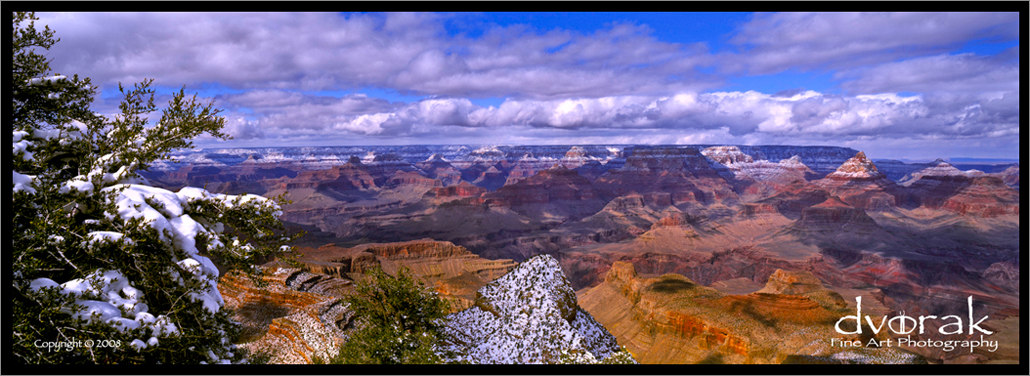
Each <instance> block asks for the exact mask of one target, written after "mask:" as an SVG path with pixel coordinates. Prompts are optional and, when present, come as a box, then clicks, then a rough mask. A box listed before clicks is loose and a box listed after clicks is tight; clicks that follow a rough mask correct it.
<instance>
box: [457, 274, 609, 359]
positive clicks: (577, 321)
mask: <svg viewBox="0 0 1030 376" xmlns="http://www.w3.org/2000/svg"><path fill="white" fill-rule="evenodd" d="M447 320H448V324H447V328H448V333H449V334H450V335H451V336H452V337H453V338H454V339H453V343H452V344H451V345H450V347H449V349H450V350H453V351H455V352H457V353H459V354H460V355H459V356H458V359H457V360H464V361H469V362H472V363H477V364H498V363H500V364H513V363H517V364H525V363H558V362H561V360H562V357H563V356H566V355H568V354H576V355H578V356H580V357H585V358H587V359H590V360H600V359H603V358H606V357H608V356H609V355H611V354H612V353H614V352H616V351H618V350H619V347H618V344H617V342H616V340H615V337H613V336H612V335H611V334H609V333H608V331H607V330H605V328H604V327H603V326H601V325H600V324H598V323H597V321H595V320H594V319H593V318H592V317H591V316H590V314H589V313H587V312H586V311H584V310H583V309H581V308H580V307H579V306H578V305H577V302H576V294H575V291H573V290H572V286H571V285H570V284H569V281H568V280H567V279H566V278H565V275H564V273H563V272H562V268H561V266H560V265H559V264H558V262H557V261H556V260H554V259H553V258H551V257H550V256H546V255H541V256H536V257H533V258H531V259H529V260H526V261H525V262H523V263H522V264H520V265H519V266H518V267H516V268H515V269H513V270H512V271H511V272H509V273H508V274H505V275H504V276H502V277H501V278H498V279H497V280H495V281H493V282H490V283H489V284H487V285H486V286H484V287H483V288H481V289H480V290H479V292H478V294H477V297H476V301H475V305H474V306H473V307H471V308H469V309H466V310H463V311H461V312H458V313H454V314H452V315H450V316H448V317H447Z"/></svg>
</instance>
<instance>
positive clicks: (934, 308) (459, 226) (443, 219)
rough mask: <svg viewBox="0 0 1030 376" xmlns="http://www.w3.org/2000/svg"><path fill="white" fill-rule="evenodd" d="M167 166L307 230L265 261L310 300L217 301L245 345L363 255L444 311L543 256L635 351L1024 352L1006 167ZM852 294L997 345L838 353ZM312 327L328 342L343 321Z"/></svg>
mask: <svg viewBox="0 0 1030 376" xmlns="http://www.w3.org/2000/svg"><path fill="white" fill-rule="evenodd" d="M177 157H178V160H179V161H178V162H161V163H156V164H154V166H153V167H152V168H151V170H150V171H147V172H145V173H144V177H146V178H147V179H148V180H149V181H150V182H151V183H152V184H154V185H157V186H162V187H167V188H171V189H177V188H179V187H181V186H185V185H192V186H206V187H207V189H209V190H211V191H214V192H220V193H231V194H239V193H244V192H247V193H256V194H261V195H265V196H268V197H271V196H276V195H284V197H286V198H288V199H290V200H292V203H291V204H288V205H285V206H284V207H283V215H282V217H281V218H282V219H283V220H284V221H285V222H286V224H287V226H288V228H290V229H291V231H296V230H304V231H306V232H307V234H306V235H305V236H303V237H301V238H300V239H299V240H298V241H297V242H296V243H295V244H293V245H294V246H295V247H296V250H297V252H298V255H301V256H299V261H300V263H301V267H300V268H295V269H289V268H285V266H284V265H276V264H275V262H276V261H272V263H270V264H266V266H265V267H268V268H277V267H282V268H284V269H282V270H290V271H289V272H280V273H286V274H287V277H288V275H290V274H291V273H306V274H304V276H307V277H306V278H307V279H311V280H312V281H311V282H310V283H309V285H310V286H308V287H304V288H306V289H308V290H304V291H301V290H297V289H293V290H290V291H295V292H297V294H294V293H289V294H286V292H285V291H286V290H282V291H283V292H281V294H286V295H282V296H283V297H281V298H273V297H266V298H261V299H265V300H264V301H265V302H267V301H275V300H277V299H278V300H282V301H284V302H286V301H298V302H301V301H302V302H305V303H303V304H300V303H297V304H294V305H292V306H291V305H290V304H293V303H283V304H279V305H276V307H280V308H275V309H271V308H268V309H265V310H266V311H267V310H271V311H274V312H278V313H276V314H275V315H271V316H275V317H274V319H268V318H267V317H265V316H261V315H258V314H257V313H254V312H260V311H261V310H262V309H264V308H261V309H259V308H260V307H265V306H264V305H262V304H265V303H260V304H259V303H233V304H235V305H234V307H252V308H244V309H242V310H241V311H240V312H243V314H245V315H246V314H251V315H252V316H253V317H251V318H250V319H248V320H250V321H251V322H255V323H257V324H255V326H254V328H251V329H248V330H250V332H248V333H250V334H249V336H250V337H249V338H248V339H249V340H252V341H265V342H255V343H275V341H280V342H282V341H286V340H284V339H282V338H289V336H287V334H283V333H300V332H301V331H303V330H307V329H297V328H302V327H305V326H304V325H307V327H316V326H315V325H314V324H313V322H314V321H311V320H316V319H317V320H322V321H324V322H346V321H347V317H349V316H347V314H343V313H340V312H338V311H332V308H330V306H331V305H332V304H331V303H327V302H331V301H332V299H330V298H324V299H322V298H319V299H314V298H312V297H304V296H301V295H303V294H299V293H302V292H304V293H307V292H310V291H311V286H320V285H322V284H325V286H333V287H331V288H327V289H326V290H323V292H324V294H321V296H325V297H332V296H334V295H333V294H334V293H332V292H330V291H329V290H334V289H335V290H338V291H337V292H335V294H337V295H339V294H340V292H339V291H346V290H347V287H346V286H347V285H348V283H350V282H351V281H354V280H360V279H361V278H362V271H364V270H367V268H368V267H372V266H376V265H378V266H380V267H382V268H384V270H387V271H388V272H394V271H396V270H397V269H398V268H400V267H408V268H409V269H411V270H413V271H414V272H415V274H418V275H420V276H421V278H423V280H424V281H426V283H427V284H428V285H429V286H432V287H433V288H435V289H436V290H437V291H438V292H440V293H441V295H442V296H444V297H445V298H446V299H448V301H450V302H452V307H453V308H454V309H455V310H456V312H458V311H460V310H468V309H472V308H474V307H476V304H477V303H476V302H477V299H479V298H478V295H477V293H478V291H479V289H481V288H483V287H484V286H486V285H488V284H489V283H491V282H493V281H496V280H497V279H499V278H502V276H504V275H505V274H506V273H509V272H510V271H511V270H514V268H516V267H517V265H519V264H520V263H525V262H527V261H528V260H530V259H532V258H533V257H534V256H538V255H546V256H548V257H550V258H552V259H553V260H554V261H555V262H556V264H557V265H560V269H561V270H562V272H563V273H564V278H566V279H567V281H568V283H569V286H570V288H571V289H572V290H573V291H575V296H576V297H577V298H578V301H579V307H580V308H582V309H583V310H584V312H587V313H589V315H591V316H592V317H593V319H596V321H597V322H598V323H600V324H601V325H603V327H604V328H607V330H608V331H609V332H610V333H611V335H613V336H614V338H615V339H616V340H617V343H618V344H619V345H621V346H625V347H626V348H627V350H629V351H630V352H631V353H632V354H633V356H634V358H635V359H636V360H637V361H639V362H641V363H699V362H700V363H795V362H816V363H819V362H829V363H848V362H851V363H854V362H874V363H875V362H909V363H912V362H915V363H918V362H931V363H969V362H973V363H1004V362H1012V361H1014V360H1018V344H1019V335H1020V334H1019V330H1018V328H1019V322H1020V321H1019V317H1020V313H1019V302H1020V296H1019V290H1020V282H1019V281H1020V280H1019V265H1020V264H1021V261H1020V258H1021V255H1020V252H1019V249H1020V239H1019V221H1020V214H1019V206H1020V204H1019V203H1020V201H1019V166H1018V164H1008V165H975V166H974V165H963V164H959V163H955V164H951V163H949V162H947V161H944V160H937V161H934V162H929V163H903V162H900V161H892V160H876V159H871V158H870V156H867V155H866V154H865V153H863V152H861V151H858V150H854V149H849V148H841V147H829V146H818V147H817V146H732V145H691V146H640V145H568V146H561V145H555V146H484V147H478V146H460V145H456V146H390V147H388V146H383V147H324V148H315V147H311V148H262V149H221V150H188V151H183V152H180V154H179V155H177ZM270 270H276V269H270ZM269 273H274V272H271V271H270V272H269ZM314 276H318V277H317V278H316V277H314ZM287 277H281V278H280V279H283V281H282V282H281V284H282V286H286V287H288V284H287V283H286V279H287ZM269 278H271V277H269ZM319 278H321V279H326V280H329V279H331V280H333V281H335V282H332V283H328V282H318V281H321V279H319ZM316 280H318V281H316ZM292 281H294V280H293V279H291V283H292ZM223 283H227V284H228V285H227V286H229V285H239V286H244V285H245V284H244V283H242V282H239V281H238V280H233V279H231V278H224V279H223ZM284 288H285V287H284ZM251 290H253V289H250V288H243V287H240V288H238V291H251ZM234 291H236V290H234ZM247 294H250V295H247ZM298 294H299V295H298ZM237 295H238V296H244V297H246V296H251V297H250V298H240V299H243V300H240V301H244V300H246V301H261V300H260V299H257V298H254V297H255V296H259V295H260V296H264V295H261V294H259V293H257V292H256V290H255V291H251V292H249V293H246V294H244V293H236V294H235V295H234V296H237ZM287 295H288V297H287ZM295 295H296V296H295ZM857 296H861V297H862V298H863V299H862V304H863V307H862V308H863V312H864V313H867V314H871V315H879V316H878V317H884V316H890V315H895V314H898V312H902V311H903V312H905V313H906V314H907V315H908V316H913V317H915V316H920V315H936V316H939V317H940V316H945V315H948V313H947V312H964V311H965V310H966V309H967V307H966V303H967V299H968V297H970V296H972V297H973V299H974V300H975V301H976V304H977V307H976V312H978V314H980V313H982V314H983V315H986V316H989V317H990V319H989V320H987V321H985V325H984V327H985V328H986V327H990V328H993V331H994V332H995V333H996V334H993V335H992V336H994V338H998V339H999V341H1000V346H999V348H998V350H997V351H995V352H989V351H981V350H979V349H978V350H976V351H974V352H972V353H970V352H968V351H967V352H964V353H963V352H959V351H952V352H947V351H941V350H939V349H920V348H906V349H904V351H901V350H898V349H897V348H894V349H870V348H861V349H847V350H843V349H840V348H834V347H832V346H830V345H829V344H830V342H829V341H830V339H831V337H832V338H837V337H839V335H838V334H836V332H834V331H833V328H832V327H833V322H836V319H838V318H840V317H842V316H843V315H847V314H849V313H848V312H850V314H854V312H855V297H857ZM248 299H249V300H248ZM226 300H227V306H228V305H229V302H230V301H233V300H232V299H229V298H227V299H226ZM233 302H236V301H233ZM248 304H249V305H248ZM253 307H258V308H253ZM284 307H285V308H284ZM248 309H249V311H248ZM330 311H332V312H331V313H330ZM248 312H250V313H248ZM300 315H304V316H303V317H307V318H309V319H301V318H300V317H301V316H300ZM259 316H261V317H263V318H261V317H259ZM266 316H267V315H266ZM255 317H257V318H255ZM291 317H292V318H291ZM570 317H571V316H570ZM276 320H278V321H276ZM291 320H292V321H291ZM305 320H306V321H305ZM317 320H316V321H317ZM341 320H342V321H341ZM287 321H289V322H292V323H294V324H290V325H292V326H290V325H287V324H286V322H287ZM301 321H305V322H307V324H304V325H301V324H299V322H301ZM322 321H320V322H322ZM566 321H567V322H572V321H568V320H566ZM827 322H829V324H826V323H827ZM558 324H560V323H558ZM558 324H555V325H558ZM333 325H335V324H333ZM577 325H578V324H577ZM927 325H929V326H930V328H929V329H928V330H927V334H925V335H924V336H923V337H925V338H924V339H936V340H940V339H942V338H940V337H941V335H939V333H938V331H937V330H936V329H937V328H939V327H940V325H943V323H942V322H940V321H933V320H928V321H927ZM270 326H275V327H277V328H279V329H275V330H272V329H267V328H269V327H270ZM345 326H346V325H344V327H345ZM287 327H291V328H294V329H290V330H287V329H285V328H287ZM827 328H828V329H829V330H828V331H827ZM266 329H267V330H266ZM291 330H292V331H291ZM319 330H321V329H319ZM325 330H326V332H325V333H328V334H326V336H327V337H326V338H329V337H332V336H333V335H335V334H333V333H336V332H333V330H343V329H340V328H339V327H338V326H337V329H325ZM276 333H280V334H276ZM785 333H787V334H785ZM932 333H938V334H936V335H935V334H932ZM276 335H278V336H279V337H274V336H276ZM293 336H294V337H296V335H293ZM835 336H836V337H835ZM262 338H264V339H262ZM276 338H279V339H276ZM950 339H957V338H950ZM865 340H868V339H865ZM323 342H324V341H323ZM255 346H256V345H255ZM606 346H607V345H606ZM328 347H330V345H328V344H325V345H318V346H311V345H308V346H306V347H305V346H297V348H299V349H300V348H310V350H297V351H294V352H293V354H294V355H290V359H291V361H295V362H306V361H310V360H311V358H312V357H313V356H322V355H318V354H322V353H324V351H323V350H322V349H324V348H328ZM606 349H609V350H604V351H602V353H604V354H607V353H608V352H610V347H606ZM320 351H321V352H320ZM482 354H487V353H486V352H484V353H482ZM841 354H843V355H841ZM483 356H487V355H483ZM491 356H492V355H491ZM599 356H603V355H599ZM487 357H489V356H487ZM484 359H485V358H484ZM491 359H494V358H491ZM497 359H499V358H497ZM505 359H507V358H505Z"/></svg>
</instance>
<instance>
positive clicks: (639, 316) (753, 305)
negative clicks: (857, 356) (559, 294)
mask: <svg viewBox="0 0 1030 376" xmlns="http://www.w3.org/2000/svg"><path fill="white" fill-rule="evenodd" d="M818 282H819V281H818V280H817V279H815V278H814V277H812V276H811V275H810V274H805V273H798V272H785V271H777V272H775V273H773V274H772V276H770V281H769V283H768V284H767V286H766V287H765V288H764V289H763V290H762V291H760V292H757V293H752V294H747V295H725V294H722V293H719V292H718V291H716V290H714V289H712V288H708V287H705V286H702V285H698V284H696V283H694V282H693V281H691V280H690V279H688V278H685V277H683V276H681V275H676V274H667V275H662V276H660V277H656V278H642V277H641V276H639V275H637V272H636V270H635V269H634V267H633V266H632V264H629V263H623V262H617V263H615V264H613V265H612V268H611V269H610V270H609V271H608V274H607V276H606V277H605V281H604V283H603V284H601V285H598V286H597V287H594V288H591V289H588V290H584V291H582V292H580V302H581V304H583V308H584V309H586V310H587V312H590V313H591V314H592V315H593V316H594V317H595V318H596V319H597V320H598V322H600V323H602V324H603V325H605V327H607V328H609V329H610V331H611V332H612V334H613V335H615V336H616V338H618V340H619V343H623V344H625V346H626V348H627V349H628V350H629V351H630V352H631V353H633V355H634V357H635V358H636V359H637V360H638V361H640V362H641V363H645V364H647V363H650V364H657V363H661V364H668V363H782V362H784V361H785V360H787V359H788V357H790V356H795V355H813V356H820V357H829V356H832V354H834V353H837V352H840V350H841V349H840V348H833V347H831V346H829V343H828V342H827V340H826V338H830V337H835V336H838V337H839V336H840V335H839V334H837V333H836V332H835V331H834V329H833V324H834V322H836V320H837V318H838V317H840V315H842V314H843V312H846V311H847V310H846V309H844V308H845V307H846V304H844V301H843V299H842V298H841V297H840V295H837V294H836V293H834V292H832V291H828V290H826V289H825V288H823V287H822V286H821V284H820V283H818ZM782 292H793V293H797V294H785V293H782ZM813 297H815V299H813ZM878 350H879V351H877V352H876V353H875V354H873V357H871V359H870V360H871V362H887V361H890V360H893V359H895V358H900V359H899V360H901V361H903V362H914V361H916V360H917V357H915V356H911V355H908V356H905V355H904V354H900V353H899V352H898V351H897V350H896V349H891V348H884V349H878Z"/></svg>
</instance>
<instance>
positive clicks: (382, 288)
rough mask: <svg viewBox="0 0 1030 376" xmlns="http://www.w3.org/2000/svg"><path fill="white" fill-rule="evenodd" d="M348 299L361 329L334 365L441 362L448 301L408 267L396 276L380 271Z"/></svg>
mask: <svg viewBox="0 0 1030 376" xmlns="http://www.w3.org/2000/svg"><path fill="white" fill-rule="evenodd" d="M369 277H370V278H369V279H367V280H364V281H361V282H358V283H357V284H356V287H355V292H354V294H352V295H349V296H348V297H347V298H345V299H344V300H345V301H346V302H347V304H349V308H350V309H351V310H353V311H354V312H356V313H357V315H358V317H359V318H358V324H357V329H356V330H355V331H354V332H353V333H352V334H351V335H350V336H349V338H348V339H347V342H346V343H345V344H344V345H343V346H342V347H341V348H340V353H339V355H338V356H336V357H335V358H334V359H332V363H349V364H431V363H441V362H443V361H444V359H445V358H444V356H443V355H442V354H441V353H440V352H441V346H440V343H441V341H443V340H444V337H443V334H442V330H441V329H442V319H443V318H444V316H446V315H447V303H446V302H445V301H444V300H443V299H441V298H440V297H439V296H438V295H437V294H436V292H435V291H430V290H428V289H427V288H426V287H425V286H424V285H423V283H422V282H420V281H418V280H416V279H415V278H413V277H412V276H411V274H410V272H409V271H408V270H407V269H406V268H405V269H401V270H400V271H398V272H397V276H396V277H394V276H391V275H389V274H387V273H386V272H384V271H382V269H379V268H375V269H373V270H372V271H371V272H370V273H369Z"/></svg>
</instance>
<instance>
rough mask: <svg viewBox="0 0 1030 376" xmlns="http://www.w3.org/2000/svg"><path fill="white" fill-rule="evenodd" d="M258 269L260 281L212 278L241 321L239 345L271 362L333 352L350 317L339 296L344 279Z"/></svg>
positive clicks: (302, 360)
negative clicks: (259, 285) (261, 284)
mask: <svg viewBox="0 0 1030 376" xmlns="http://www.w3.org/2000/svg"><path fill="white" fill-rule="evenodd" d="M263 272H264V274H263V276H262V277H261V279H262V280H263V281H264V282H265V283H266V285H265V286H261V287H258V286H256V285H255V284H254V283H253V281H251V280H250V279H249V278H247V277H245V276H241V275H239V274H234V273H231V274H227V275H223V276H222V277H221V278H220V280H219V283H218V290H219V292H221V294H222V298H223V299H225V308H227V309H230V310H233V311H234V312H235V319H236V320H237V321H239V322H241V323H242V324H243V332H242V333H241V338H240V339H241V340H242V341H243V343H241V344H240V346H242V347H245V348H247V349H248V350H250V352H251V354H253V355H257V356H267V357H268V362H269V363H277V364H309V363H312V361H313V359H314V358H321V359H322V360H327V359H329V358H330V357H332V356H335V355H336V352H337V351H338V349H339V347H340V345H341V344H342V343H343V341H344V338H345V335H344V330H346V329H348V328H349V327H350V325H351V324H352V321H353V319H354V314H353V312H350V311H348V310H347V309H346V308H345V307H344V305H343V303H342V302H341V301H340V297H341V296H342V294H343V293H345V291H346V290H347V289H348V288H349V285H350V281H347V280H343V279H339V278H334V277H326V276H320V275H315V274H311V273H306V272H304V271H302V270H299V269H284V268H265V269H263Z"/></svg>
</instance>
